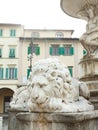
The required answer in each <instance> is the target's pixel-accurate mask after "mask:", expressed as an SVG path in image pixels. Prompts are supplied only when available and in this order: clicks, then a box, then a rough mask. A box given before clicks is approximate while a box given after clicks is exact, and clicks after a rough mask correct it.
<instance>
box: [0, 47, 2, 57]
mask: <svg viewBox="0 0 98 130" xmlns="http://www.w3.org/2000/svg"><path fill="white" fill-rule="evenodd" d="M0 57H2V49H1V48H0Z"/></svg>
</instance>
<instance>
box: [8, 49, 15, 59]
mask: <svg viewBox="0 0 98 130" xmlns="http://www.w3.org/2000/svg"><path fill="white" fill-rule="evenodd" d="M9 57H10V58H15V48H10V50H9Z"/></svg>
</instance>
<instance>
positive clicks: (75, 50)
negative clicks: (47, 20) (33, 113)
mask: <svg viewBox="0 0 98 130" xmlns="http://www.w3.org/2000/svg"><path fill="white" fill-rule="evenodd" d="M73 32H74V31H73V30H46V29H45V30H44V29H43V30H40V29H25V28H24V26H22V25H20V24H0V113H6V112H7V109H8V108H9V102H10V100H11V97H12V95H13V93H14V91H15V90H16V89H17V88H18V87H20V86H23V85H26V83H27V79H28V76H29V72H30V68H29V66H30V61H29V60H28V56H29V55H30V43H31V40H32V41H33V53H34V55H33V58H32V64H33V63H34V62H36V61H38V60H40V59H45V58H58V59H59V60H60V61H61V62H63V63H64V64H66V65H67V66H68V68H69V71H70V73H71V75H72V76H73V77H75V78H78V77H79V65H78V63H79V61H80V59H81V58H82V57H83V51H84V50H83V47H82V45H81V43H80V42H79V39H78V38H72V34H73Z"/></svg>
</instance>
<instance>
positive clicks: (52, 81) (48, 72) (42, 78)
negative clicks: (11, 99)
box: [29, 60, 72, 110]
mask: <svg viewBox="0 0 98 130" xmlns="http://www.w3.org/2000/svg"><path fill="white" fill-rule="evenodd" d="M32 70H33V71H32V73H31V78H30V79H31V81H30V82H31V87H30V93H31V94H30V100H29V106H30V105H31V106H32V107H30V109H31V110H35V109H37V108H38V107H39V106H40V109H41V108H42V109H43V108H44V109H45V107H46V108H47V107H48V108H49V109H51V106H52V108H53V107H54V108H60V106H59V103H57V104H56V105H55V106H54V105H53V104H55V102H56V101H57V100H59V101H61V102H70V101H72V93H71V91H72V87H71V85H70V83H71V77H70V74H69V70H68V68H67V67H66V66H64V65H62V64H61V63H59V62H56V61H55V60H53V61H47V60H44V61H41V62H38V63H36V64H35V65H34V66H33V68H32ZM33 106H34V107H35V106H36V107H35V108H33Z"/></svg>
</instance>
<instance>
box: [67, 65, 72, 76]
mask: <svg viewBox="0 0 98 130" xmlns="http://www.w3.org/2000/svg"><path fill="white" fill-rule="evenodd" d="M68 69H69V72H70V75H71V76H73V69H72V67H68Z"/></svg>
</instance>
